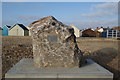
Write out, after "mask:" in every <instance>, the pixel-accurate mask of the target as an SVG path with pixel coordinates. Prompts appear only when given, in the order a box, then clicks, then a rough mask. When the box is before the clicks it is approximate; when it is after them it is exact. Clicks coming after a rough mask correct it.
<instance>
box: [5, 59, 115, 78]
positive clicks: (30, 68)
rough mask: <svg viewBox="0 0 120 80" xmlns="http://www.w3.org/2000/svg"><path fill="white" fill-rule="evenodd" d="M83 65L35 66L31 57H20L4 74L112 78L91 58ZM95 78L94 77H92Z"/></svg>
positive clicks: (42, 76)
mask: <svg viewBox="0 0 120 80" xmlns="http://www.w3.org/2000/svg"><path fill="white" fill-rule="evenodd" d="M87 62H88V63H87V64H86V65H84V67H81V68H78V67H74V68H63V67H57V68H36V67H35V66H34V62H33V59H22V60H21V61H20V62H18V63H17V64H16V65H15V66H13V68H12V69H10V70H9V71H8V72H7V73H6V74H5V78H71V79H72V78H83V80H85V79H86V78H88V79H91V80H92V79H93V80H97V79H98V80H99V78H101V79H100V80H112V79H113V74H112V73H111V72H109V71H108V70H106V69H105V68H103V67H101V66H100V65H98V64H96V63H95V62H94V61H92V60H91V59H87ZM94 78H96V79H94Z"/></svg>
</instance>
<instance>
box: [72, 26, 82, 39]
mask: <svg viewBox="0 0 120 80" xmlns="http://www.w3.org/2000/svg"><path fill="white" fill-rule="evenodd" d="M71 27H72V28H73V29H74V34H75V36H76V37H80V30H79V29H78V28H77V27H75V26H74V25H71Z"/></svg>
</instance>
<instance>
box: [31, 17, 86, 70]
mask: <svg viewBox="0 0 120 80" xmlns="http://www.w3.org/2000/svg"><path fill="white" fill-rule="evenodd" d="M29 27H30V31H31V35H32V40H33V55H34V62H35V66H36V67H38V68H46V67H68V68H70V67H76V66H77V67H80V66H81V65H82V64H83V63H84V62H85V60H84V58H83V53H82V52H81V50H80V49H79V48H78V45H77V43H76V37H75V35H74V29H73V28H72V27H70V26H67V25H64V24H63V23H62V22H59V21H57V20H56V19H55V18H54V17H52V16H48V17H45V18H42V19H40V20H37V21H35V22H33V23H32V24H30V26H29Z"/></svg>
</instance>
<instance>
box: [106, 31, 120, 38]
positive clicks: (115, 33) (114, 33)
mask: <svg viewBox="0 0 120 80" xmlns="http://www.w3.org/2000/svg"><path fill="white" fill-rule="evenodd" d="M118 37H120V34H119V32H118V30H107V38H118Z"/></svg>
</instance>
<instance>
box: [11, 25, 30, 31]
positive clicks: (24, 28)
mask: <svg viewBox="0 0 120 80" xmlns="http://www.w3.org/2000/svg"><path fill="white" fill-rule="evenodd" d="M16 25H18V26H20V27H21V28H22V29H23V30H28V31H29V29H28V28H26V27H25V26H24V25H23V24H15V25H14V26H16ZM14 26H13V27H14ZM13 27H12V28H13ZM12 28H11V29H12Z"/></svg>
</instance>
